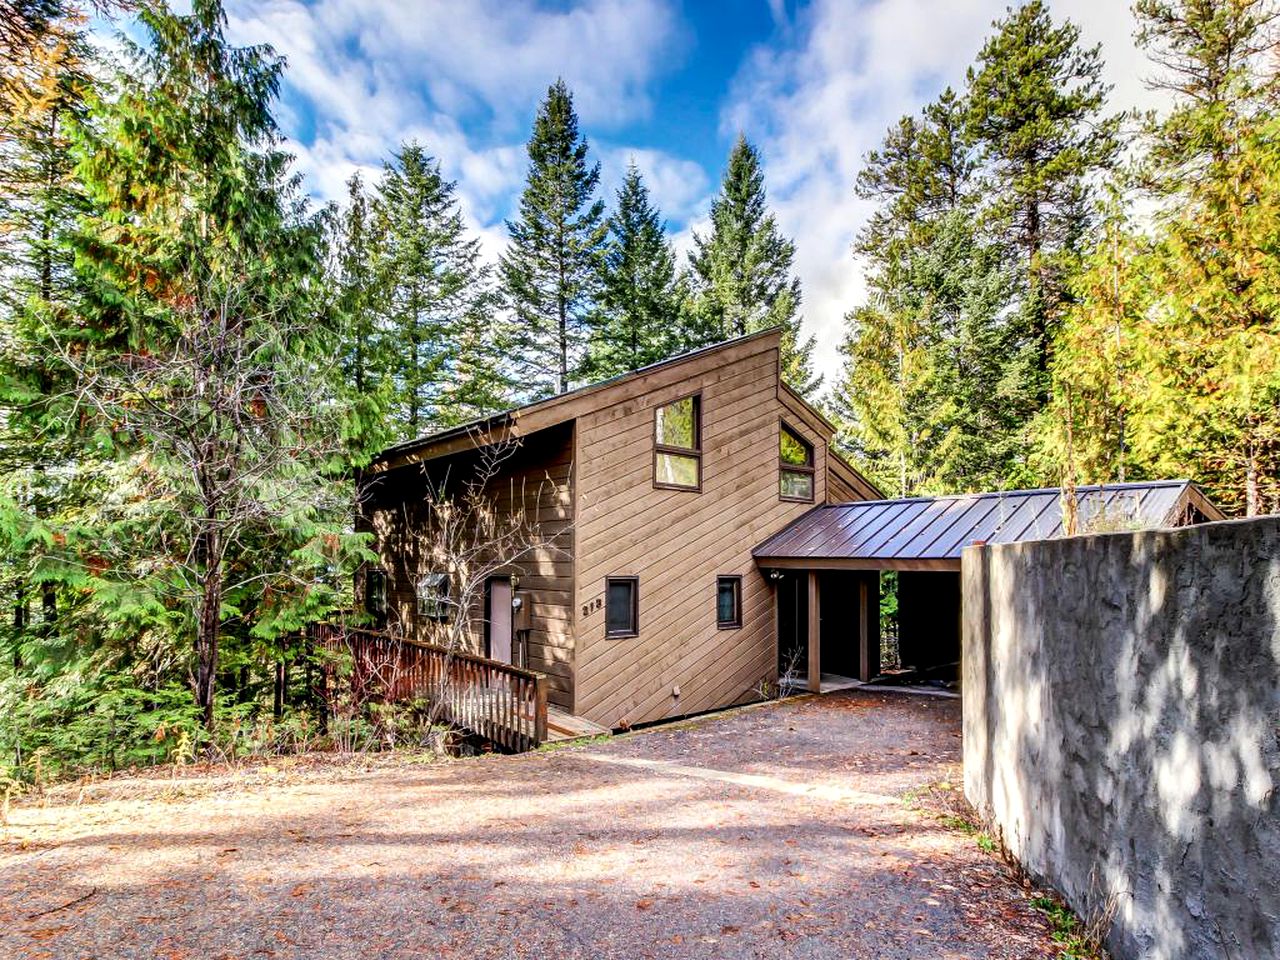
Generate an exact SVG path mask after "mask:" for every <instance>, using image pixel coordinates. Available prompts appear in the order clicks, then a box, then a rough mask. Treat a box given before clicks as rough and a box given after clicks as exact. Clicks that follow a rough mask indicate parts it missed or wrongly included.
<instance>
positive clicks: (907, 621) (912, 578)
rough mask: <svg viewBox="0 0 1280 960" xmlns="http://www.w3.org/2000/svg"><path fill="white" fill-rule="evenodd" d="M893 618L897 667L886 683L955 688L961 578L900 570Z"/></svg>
mask: <svg viewBox="0 0 1280 960" xmlns="http://www.w3.org/2000/svg"><path fill="white" fill-rule="evenodd" d="M897 581H898V582H897V604H896V612H895V613H894V615H893V616H894V618H895V620H896V624H895V626H896V632H897V640H898V669H897V670H895V671H894V672H893V673H891V674H886V675H885V676H886V682H890V681H891V682H894V683H924V684H929V685H931V686H942V687H953V686H955V684H956V682H957V680H958V678H959V670H960V630H961V607H960V574H959V572H958V571H954V570H943V571H916V570H900V571H898V574H897Z"/></svg>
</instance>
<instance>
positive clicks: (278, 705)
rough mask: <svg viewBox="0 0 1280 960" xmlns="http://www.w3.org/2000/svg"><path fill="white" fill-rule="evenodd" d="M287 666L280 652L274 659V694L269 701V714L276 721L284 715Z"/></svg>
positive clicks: (287, 677) (287, 678)
mask: <svg viewBox="0 0 1280 960" xmlns="http://www.w3.org/2000/svg"><path fill="white" fill-rule="evenodd" d="M288 680H289V668H288V666H287V665H286V663H285V659H284V654H283V653H282V654H280V659H279V660H277V661H276V682H275V696H274V697H273V699H272V703H271V715H272V716H273V717H275V719H276V722H279V720H280V718H281V717H282V716H284V697H285V689H286V687H287V686H288Z"/></svg>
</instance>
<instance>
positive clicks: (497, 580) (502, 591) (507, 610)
mask: <svg viewBox="0 0 1280 960" xmlns="http://www.w3.org/2000/svg"><path fill="white" fill-rule="evenodd" d="M489 659H490V660H501V661H502V662H503V663H510V662H511V579H510V578H509V577H494V578H493V579H492V580H490V581H489Z"/></svg>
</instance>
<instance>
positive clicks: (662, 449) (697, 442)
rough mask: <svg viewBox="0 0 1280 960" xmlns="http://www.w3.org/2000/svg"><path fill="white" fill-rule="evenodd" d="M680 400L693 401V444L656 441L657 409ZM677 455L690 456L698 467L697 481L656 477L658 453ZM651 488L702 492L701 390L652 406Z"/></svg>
mask: <svg viewBox="0 0 1280 960" xmlns="http://www.w3.org/2000/svg"><path fill="white" fill-rule="evenodd" d="M682 400H692V401H693V444H694V445H693V446H692V447H676V446H672V445H671V444H668V443H659V442H658V411H659V410H661V409H662V408H663V407H670V406H673V405H674V404H677V403H680V402H681V401H682ZM664 453H665V454H669V455H672V456H678V457H691V458H692V459H693V461H694V462H695V463H696V464H697V467H698V482H697V483H696V484H693V485H692V486H690V485H686V484H683V483H665V482H663V481H660V480H659V479H658V457H659V455H660V454H664ZM653 488H654V489H655V490H682V491H684V492H685V493H701V492H702V391H700V390H699V391H698V392H696V393H686V394H685V395H684V396H682V397H676V398H675V399H674V400H668V401H667V402H666V403H659V404H656V405H655V406H654V408H653Z"/></svg>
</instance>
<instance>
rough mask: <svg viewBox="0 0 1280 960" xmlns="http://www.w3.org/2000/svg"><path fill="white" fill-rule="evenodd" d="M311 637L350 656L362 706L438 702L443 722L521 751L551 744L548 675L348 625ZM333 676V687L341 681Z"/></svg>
mask: <svg viewBox="0 0 1280 960" xmlns="http://www.w3.org/2000/svg"><path fill="white" fill-rule="evenodd" d="M307 633H308V637H309V639H310V641H311V642H312V643H313V644H315V645H317V646H319V647H323V648H324V649H326V650H328V651H329V652H330V653H331V654H333V655H336V656H341V657H349V658H350V672H349V675H348V676H347V677H346V678H345V680H344V681H343V682H345V683H347V684H349V685H350V687H351V690H352V695H353V697H355V698H356V699H357V700H359V701H360V702H364V701H365V700H366V699H380V700H385V701H389V702H390V701H407V700H426V701H430V702H432V703H434V704H436V705H437V709H438V711H439V712H438V716H439V718H440V719H441V720H445V721H447V722H450V723H453V724H456V725H457V726H459V727H462V728H464V729H466V730H470V731H471V732H472V733H476V734H479V735H480V736H482V737H485V738H487V739H489V740H492V741H493V742H494V743H497V744H500V745H501V746H504V747H506V748H507V749H509V750H514V751H517V752H518V751H521V750H532V749H534V748H535V747H537V746H538V745H540V744H542V743H546V742H547V740H548V739H549V732H550V731H549V730H548V726H547V714H548V710H547V685H546V681H547V678H546V675H545V674H542V673H538V672H537V671H533V670H524V669H522V668H520V667H515V666H512V665H511V664H509V663H503V662H501V661H498V660H490V659H488V658H486V657H479V656H475V655H474V654H470V653H464V652H462V651H458V650H450V649H446V648H444V647H440V646H437V645H435V644H431V643H422V642H420V641H415V640H408V639H404V638H402V637H395V636H390V635H387V634H382V633H378V632H376V631H372V630H364V629H361V628H358V627H348V626H345V625H342V624H332V623H313V624H310V625H309V626H308V628H307ZM330 673H331V671H329V670H326V679H325V681H324V683H325V687H326V689H328V688H329V687H330V685H331V683H333V682H336V680H337V678H336V677H330V676H328V675H329V674H330ZM572 719H573V720H578V719H579V718H576V717H575V718H572ZM583 722H585V721H583ZM562 727H563V729H565V731H566V735H568V736H581V735H585V734H574V733H573V730H574V727H573V725H571V724H564V725H562Z"/></svg>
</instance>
